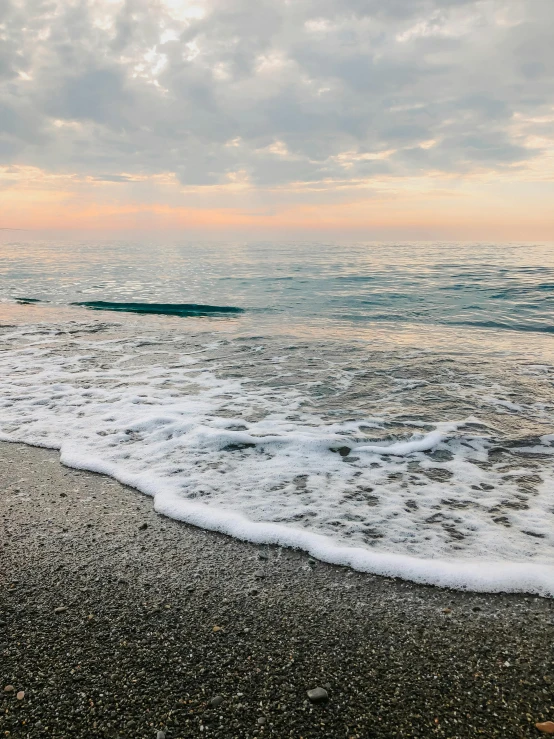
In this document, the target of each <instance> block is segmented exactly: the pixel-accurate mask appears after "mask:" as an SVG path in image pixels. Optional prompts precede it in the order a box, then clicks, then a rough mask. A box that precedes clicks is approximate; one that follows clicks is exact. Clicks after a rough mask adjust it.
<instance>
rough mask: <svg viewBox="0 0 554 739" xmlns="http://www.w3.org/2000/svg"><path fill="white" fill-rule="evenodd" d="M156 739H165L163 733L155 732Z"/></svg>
mask: <svg viewBox="0 0 554 739" xmlns="http://www.w3.org/2000/svg"><path fill="white" fill-rule="evenodd" d="M156 739H165V731H157V732H156Z"/></svg>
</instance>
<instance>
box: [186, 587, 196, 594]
mask: <svg viewBox="0 0 554 739" xmlns="http://www.w3.org/2000/svg"><path fill="white" fill-rule="evenodd" d="M195 590H196V588H195V587H194V585H187V593H194V591H195Z"/></svg>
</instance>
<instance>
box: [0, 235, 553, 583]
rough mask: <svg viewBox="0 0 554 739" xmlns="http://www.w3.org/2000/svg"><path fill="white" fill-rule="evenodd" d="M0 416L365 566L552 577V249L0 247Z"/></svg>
mask: <svg viewBox="0 0 554 739" xmlns="http://www.w3.org/2000/svg"><path fill="white" fill-rule="evenodd" d="M0 301H2V302H0V324H3V327H1V328H0V346H1V349H2V351H1V352H0V438H3V439H6V440H20V441H25V442H27V443H30V444H38V445H43V446H48V447H53V448H59V449H60V450H61V456H62V460H63V461H64V462H65V463H66V464H69V465H72V466H76V467H81V468H85V469H91V470H96V471H102V472H106V473H107V474H110V475H112V476H114V477H116V478H118V479H120V480H121V481H123V482H126V483H128V484H130V485H133V486H135V487H137V488H138V489H140V490H142V491H143V492H145V493H148V494H151V495H153V496H155V506H156V508H157V510H159V511H161V512H163V513H166V514H167V515H170V516H173V517H176V518H179V519H183V520H186V521H189V522H191V523H195V524H197V525H200V526H204V527H206V528H211V529H216V530H220V531H224V532H226V533H229V534H231V535H233V536H237V537H240V538H244V539H248V540H251V541H256V542H276V543H281V544H285V545H290V546H297V547H300V548H303V549H306V550H308V551H310V552H312V553H313V554H314V555H315V556H317V557H319V558H321V559H324V560H328V561H332V562H337V563H342V564H347V565H349V566H352V567H355V568H357V569H360V570H366V571H371V572H377V573H382V574H387V575H393V576H400V577H405V578H409V579H412V580H415V581H419V582H429V583H433V584H437V585H445V586H453V587H458V588H470V589H474V590H483V591H494V590H514V591H529V592H537V593H542V594H549V595H554V549H553V545H554V335H553V334H554V249H553V246H552V245H548V244H541V245H528V244H527V245H513V244H512V245H491V244H473V245H460V244H446V243H445V244H417V243H414V244H399V245H395V244H363V243H359V244H350V245H346V244H322V243H297V244H277V243H275V244H269V243H250V244H245V243H242V244H238V243H229V244H169V245H165V246H160V245H151V244H143V245H141V244H133V243H111V244H94V243H71V244H69V243H55V244H49V243H28V244H25V243H15V242H13V243H11V244H3V245H1V246H0Z"/></svg>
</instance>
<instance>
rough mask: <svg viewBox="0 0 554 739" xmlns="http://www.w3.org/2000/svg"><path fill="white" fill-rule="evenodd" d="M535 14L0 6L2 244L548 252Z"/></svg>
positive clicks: (543, 15) (546, 133)
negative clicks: (435, 245)
mask: <svg viewBox="0 0 554 739" xmlns="http://www.w3.org/2000/svg"><path fill="white" fill-rule="evenodd" d="M553 29H554V0H479V1H475V0H194V1H191V2H187V1H186V0H156V1H154V0H129V1H126V0H61V1H58V0H0V228H3V229H12V228H13V229H15V228H17V229H27V230H29V231H60V232H64V231H72V230H73V231H74V230H82V231H85V232H93V233H96V232H98V233H99V232H102V231H117V232H146V233H160V232H176V233H189V232H190V233H195V234H196V233H206V234H208V235H224V236H228V235H231V234H236V235H241V236H242V235H251V236H256V237H269V236H272V235H280V236H292V237H297V236H299V235H300V236H305V237H306V238H311V237H319V236H321V235H322V234H326V235H330V236H349V235H351V236H353V237H355V238H378V239H386V238H394V239H398V238H404V239H453V240H466V239H468V240H479V239H486V240H509V241H513V240H524V241H534V240H554V208H553V207H552V206H553V203H554V44H553V43H552V30H553Z"/></svg>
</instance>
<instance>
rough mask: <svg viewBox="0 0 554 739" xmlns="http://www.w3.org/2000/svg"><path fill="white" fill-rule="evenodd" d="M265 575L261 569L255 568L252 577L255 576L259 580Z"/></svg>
mask: <svg viewBox="0 0 554 739" xmlns="http://www.w3.org/2000/svg"><path fill="white" fill-rule="evenodd" d="M265 576H266V574H265V572H264V571H263V570H256V572H255V573H254V577H257V578H258V579H259V580H261V579H262V578H263V577H265Z"/></svg>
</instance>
